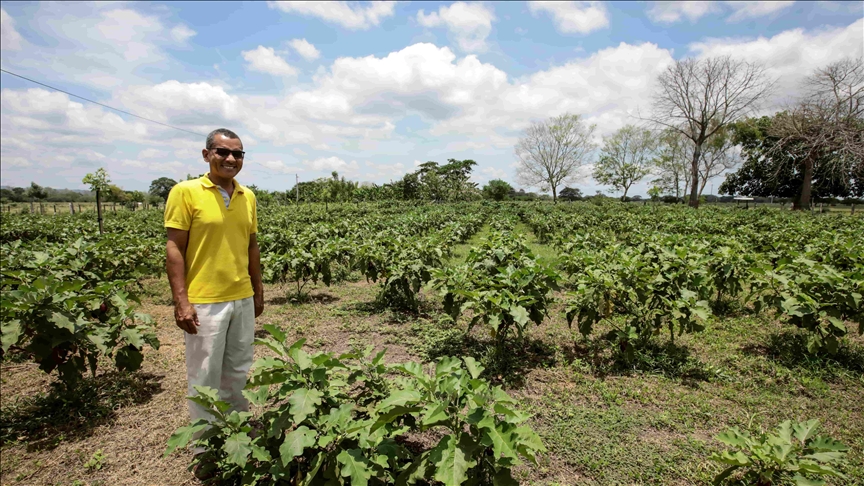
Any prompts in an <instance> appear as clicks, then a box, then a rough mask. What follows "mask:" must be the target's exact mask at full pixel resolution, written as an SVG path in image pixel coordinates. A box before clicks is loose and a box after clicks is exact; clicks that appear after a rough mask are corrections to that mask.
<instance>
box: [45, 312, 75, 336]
mask: <svg viewBox="0 0 864 486" xmlns="http://www.w3.org/2000/svg"><path fill="white" fill-rule="evenodd" d="M51 322H53V323H54V325H56V326H57V327H58V328H60V329H66V330H67V331H69V332H73V333H74V332H75V323H74V322H72V321H70V320H69V318H68V317H66V316H64V315H63V314H60V313H59V312H55V313H53V314H51Z"/></svg>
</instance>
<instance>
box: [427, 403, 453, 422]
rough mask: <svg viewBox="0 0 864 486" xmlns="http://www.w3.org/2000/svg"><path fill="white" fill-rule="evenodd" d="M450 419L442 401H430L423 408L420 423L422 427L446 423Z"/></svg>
mask: <svg viewBox="0 0 864 486" xmlns="http://www.w3.org/2000/svg"><path fill="white" fill-rule="evenodd" d="M449 419H450V416H449V415H448V414H447V410H446V408H445V407H444V404H443V403H430V404H428V405H426V407H424V408H423V415H422V418H421V419H420V424H421V425H422V426H423V427H432V426H435V425H440V424H443V423H446V422H447V421H448V420H449Z"/></svg>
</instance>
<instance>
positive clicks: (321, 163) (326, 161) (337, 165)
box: [303, 155, 360, 173]
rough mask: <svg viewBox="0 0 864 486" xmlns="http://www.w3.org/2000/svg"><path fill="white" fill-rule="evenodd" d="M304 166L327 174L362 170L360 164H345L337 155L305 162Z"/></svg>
mask: <svg viewBox="0 0 864 486" xmlns="http://www.w3.org/2000/svg"><path fill="white" fill-rule="evenodd" d="M303 165H305V166H306V167H309V168H310V169H312V170H317V171H327V172H332V171H334V170H335V171H337V172H346V173H355V172H357V171H358V170H359V169H360V164H358V163H357V161H356V160H352V161H351V162H345V161H344V160H342V159H340V158H339V157H336V156H335V155H334V156H331V157H321V158H318V159H315V160H304V161H303Z"/></svg>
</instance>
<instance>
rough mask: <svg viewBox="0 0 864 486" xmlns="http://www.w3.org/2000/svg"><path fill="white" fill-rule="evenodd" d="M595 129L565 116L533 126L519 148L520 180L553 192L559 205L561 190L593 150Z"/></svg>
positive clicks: (522, 139)
mask: <svg viewBox="0 0 864 486" xmlns="http://www.w3.org/2000/svg"><path fill="white" fill-rule="evenodd" d="M596 128H597V126H596V125H586V124H585V122H584V121H583V120H582V118H581V117H580V116H579V115H573V114H569V113H565V114H563V115H559V116H556V117H552V118H550V119H549V120H546V121H542V122H535V123H532V124H531V126H530V127H528V129H526V131H525V135H524V136H523V137H522V138H520V139H519V142H518V143H517V144H516V147H515V152H516V157H517V158H518V159H519V162H518V164H519V165H518V166H517V168H516V178H517V180H518V181H519V182H520V183H522V184H524V185H526V186H533V187H540V189H541V190H543V191H548V190H551V191H552V199H553V201H555V202H556V203H557V202H558V187H559V186H560V185H561V184H564V183H566V182H573V181H575V180H576V179H577V178H578V176H579V173H578V172H579V168H580V167H581V166H582V164H583V163H584V162H585V159H586V157H587V156H588V154H590V153H591V151H592V150H594V147H595V146H594V144H593V143H592V142H591V136H592V135H593V134H594V130H595V129H596Z"/></svg>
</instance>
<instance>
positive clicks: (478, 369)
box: [463, 356, 486, 380]
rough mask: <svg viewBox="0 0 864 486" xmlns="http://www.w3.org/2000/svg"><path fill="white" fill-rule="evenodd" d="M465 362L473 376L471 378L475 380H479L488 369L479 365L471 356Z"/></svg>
mask: <svg viewBox="0 0 864 486" xmlns="http://www.w3.org/2000/svg"><path fill="white" fill-rule="evenodd" d="M463 361H464V362H465V368H467V369H468V373H470V374H471V378H473V379H475V380H476V379H477V378H479V377H480V374H481V373H483V370H485V369H486V368H484V367H483V366H481V365H479V364H477V360H475V359H474V358H472V357H471V356H468V357H466V358H464V359H463Z"/></svg>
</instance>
